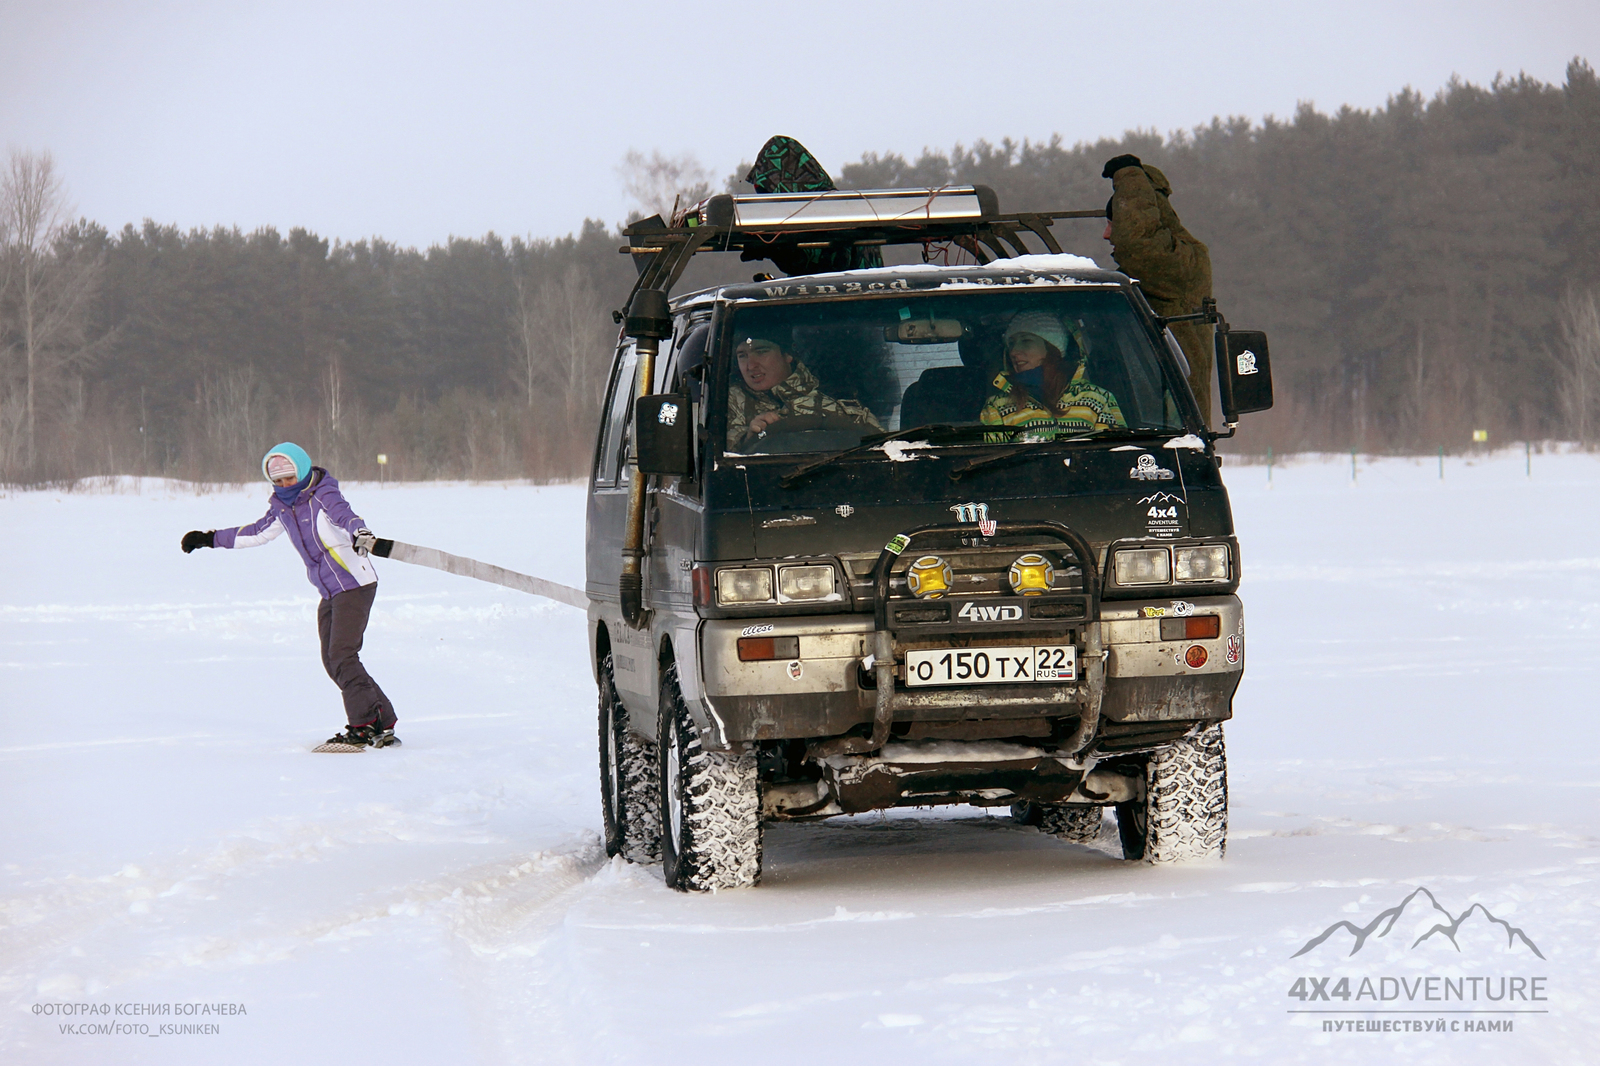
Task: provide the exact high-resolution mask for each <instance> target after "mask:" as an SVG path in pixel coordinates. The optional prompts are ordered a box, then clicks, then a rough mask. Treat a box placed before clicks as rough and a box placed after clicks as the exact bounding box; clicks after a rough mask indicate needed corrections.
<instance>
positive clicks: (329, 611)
mask: <svg viewBox="0 0 1600 1066" xmlns="http://www.w3.org/2000/svg"><path fill="white" fill-rule="evenodd" d="M377 595H378V584H377V582H373V583H372V584H370V585H362V586H361V587H360V588H358V589H351V590H350V591H349V592H341V593H339V594H338V595H337V596H334V597H332V598H330V599H326V600H323V601H322V603H321V604H319V605H318V607H317V636H318V637H320V638H321V639H322V666H323V669H325V670H327V671H328V676H329V677H331V678H333V683H334V684H335V685H338V686H339V691H340V692H342V693H344V714H345V717H346V718H348V719H349V720H350V724H351V725H372V724H374V723H376V724H377V726H378V728H379V729H393V728H394V723H395V717H394V707H393V706H392V705H391V704H390V703H389V697H387V696H385V695H384V694H383V689H381V688H379V687H378V683H377V682H376V681H374V680H372V676H371V675H370V674H368V673H367V668H366V667H365V666H362V665H361V642H362V638H363V637H364V636H365V635H366V632H367V616H368V615H369V614H371V613H372V601H373V599H374V598H375V597H376V596H377Z"/></svg>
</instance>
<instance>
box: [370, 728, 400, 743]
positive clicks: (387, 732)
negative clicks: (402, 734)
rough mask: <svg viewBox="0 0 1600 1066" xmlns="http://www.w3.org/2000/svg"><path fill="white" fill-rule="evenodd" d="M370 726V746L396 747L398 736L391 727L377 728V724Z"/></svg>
mask: <svg viewBox="0 0 1600 1066" xmlns="http://www.w3.org/2000/svg"><path fill="white" fill-rule="evenodd" d="M370 728H371V729H372V746H373V747H375V748H388V747H396V746H398V745H399V744H400V738H399V737H397V736H395V735H394V730H392V729H379V728H378V727H377V726H372V727H370Z"/></svg>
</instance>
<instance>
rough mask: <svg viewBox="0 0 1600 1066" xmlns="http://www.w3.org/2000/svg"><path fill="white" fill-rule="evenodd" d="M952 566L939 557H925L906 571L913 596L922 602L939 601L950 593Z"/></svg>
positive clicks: (907, 582)
mask: <svg viewBox="0 0 1600 1066" xmlns="http://www.w3.org/2000/svg"><path fill="white" fill-rule="evenodd" d="M951 581H952V578H951V575H950V564H949V563H947V562H945V561H944V560H943V559H941V558H939V557H938V556H937V555H924V556H923V557H922V558H920V559H918V560H917V561H916V562H914V563H912V564H911V566H910V567H909V568H907V570H906V584H907V585H909V586H910V587H911V594H912V595H913V596H916V597H917V598H918V599H922V600H937V599H939V598H940V597H942V596H943V595H944V594H945V593H947V592H949V591H950V584H951Z"/></svg>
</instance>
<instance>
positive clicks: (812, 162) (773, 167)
mask: <svg viewBox="0 0 1600 1066" xmlns="http://www.w3.org/2000/svg"><path fill="white" fill-rule="evenodd" d="M744 180H746V181H748V182H749V183H750V184H751V185H754V186H755V189H756V192H758V193H784V192H786V193H795V192H833V191H834V190H835V189H836V188H838V186H836V185H835V184H834V183H833V178H832V177H830V176H829V175H828V172H827V171H826V170H824V169H823V168H822V164H821V163H819V162H817V157H816V156H814V155H812V154H811V152H810V151H809V150H807V148H806V146H805V145H803V144H801V143H800V142H799V141H797V140H795V139H794V138H793V137H783V136H778V137H770V138H768V139H767V143H766V144H764V145H762V146H761V151H759V152H757V153H756V162H755V165H754V166H752V167H751V168H750V172H749V173H748V174H746V175H745V178H744ZM740 258H741V259H746V260H749V259H770V260H772V262H773V264H774V265H776V266H777V268H778V269H779V270H781V271H783V272H784V273H785V274H788V275H789V276H791V277H793V276H794V275H796V274H822V273H826V272H828V271H832V270H864V269H867V268H869V267H881V266H883V253H882V252H881V251H879V249H878V248H876V247H871V248H853V247H850V248H772V249H770V250H768V249H763V250H762V251H760V252H754V251H749V250H747V251H745V252H744V253H743V254H742V255H741V256H740Z"/></svg>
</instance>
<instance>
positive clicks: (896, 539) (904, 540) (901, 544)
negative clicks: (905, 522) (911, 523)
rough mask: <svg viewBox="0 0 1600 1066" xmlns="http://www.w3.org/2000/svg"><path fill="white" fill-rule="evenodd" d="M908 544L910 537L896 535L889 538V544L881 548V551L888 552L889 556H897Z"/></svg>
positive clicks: (900, 534)
mask: <svg viewBox="0 0 1600 1066" xmlns="http://www.w3.org/2000/svg"><path fill="white" fill-rule="evenodd" d="M910 543H911V538H910V537H908V536H906V535H905V534H904V533H896V534H895V535H894V536H893V537H891V538H890V540H889V543H887V544H885V545H884V546H883V550H884V551H886V552H888V553H889V554H890V555H899V554H900V553H901V552H903V551H905V550H906V545H907V544H910Z"/></svg>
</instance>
